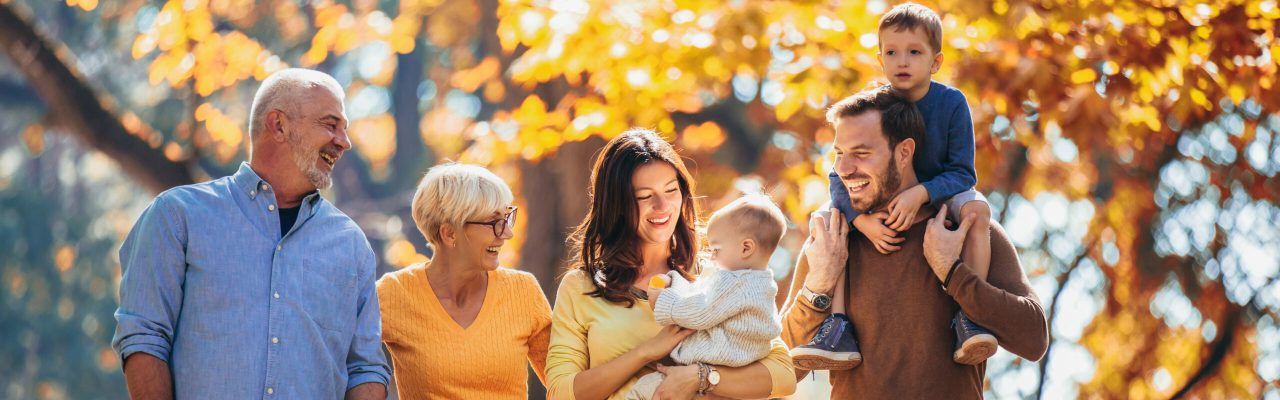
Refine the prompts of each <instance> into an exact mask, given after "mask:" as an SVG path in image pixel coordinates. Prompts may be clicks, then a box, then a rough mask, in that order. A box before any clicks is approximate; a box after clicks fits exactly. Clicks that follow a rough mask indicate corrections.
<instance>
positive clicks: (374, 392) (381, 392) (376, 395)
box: [346, 382, 387, 400]
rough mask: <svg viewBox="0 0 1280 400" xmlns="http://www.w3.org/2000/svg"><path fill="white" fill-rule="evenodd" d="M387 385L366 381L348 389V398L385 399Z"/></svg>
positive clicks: (349, 399)
mask: <svg viewBox="0 0 1280 400" xmlns="http://www.w3.org/2000/svg"><path fill="white" fill-rule="evenodd" d="M386 398H387V386H386V385H383V384H382V383H379V382H365V383H361V384H359V385H356V387H353V388H351V390H348V391H347V398H346V400H385V399H386Z"/></svg>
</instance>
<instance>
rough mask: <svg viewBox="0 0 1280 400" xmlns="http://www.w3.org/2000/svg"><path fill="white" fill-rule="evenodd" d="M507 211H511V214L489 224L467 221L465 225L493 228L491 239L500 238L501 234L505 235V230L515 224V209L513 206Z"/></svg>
mask: <svg viewBox="0 0 1280 400" xmlns="http://www.w3.org/2000/svg"><path fill="white" fill-rule="evenodd" d="M509 209H510V210H511V212H509V213H507V216H506V217H503V218H502V219H495V220H493V221H489V222H475V221H467V222H466V224H467V225H488V226H489V227H490V228H493V237H502V235H503V234H506V233H507V228H509V227H511V226H512V225H514V224H515V223H516V210H517V208H516V207H515V206H512V207H510V208H509Z"/></svg>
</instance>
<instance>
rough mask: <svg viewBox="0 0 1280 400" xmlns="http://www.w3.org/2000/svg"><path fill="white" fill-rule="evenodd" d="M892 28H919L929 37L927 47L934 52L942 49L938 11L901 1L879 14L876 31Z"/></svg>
mask: <svg viewBox="0 0 1280 400" xmlns="http://www.w3.org/2000/svg"><path fill="white" fill-rule="evenodd" d="M889 28H893V29H894V30H895V31H897V32H901V31H911V30H916V29H919V30H921V31H923V32H924V35H925V37H928V38H929V47H932V48H933V52H934V53H935V54H936V53H938V52H940V51H942V19H941V18H938V13H936V12H933V10H930V9H929V7H925V6H922V5H919V4H916V3H902V4H899V5H897V6H894V7H893V9H891V10H889V12H887V13H885V14H884V15H882V16H880V27H879V29H876V31H877V32H884V30H885V29H889Z"/></svg>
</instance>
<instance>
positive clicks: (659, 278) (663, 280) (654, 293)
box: [645, 275, 671, 308]
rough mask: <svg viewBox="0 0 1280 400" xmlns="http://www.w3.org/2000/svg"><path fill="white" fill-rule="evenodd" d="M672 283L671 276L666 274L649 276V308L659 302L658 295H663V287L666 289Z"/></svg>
mask: <svg viewBox="0 0 1280 400" xmlns="http://www.w3.org/2000/svg"><path fill="white" fill-rule="evenodd" d="M670 283H671V278H670V277H668V276H666V275H654V276H653V277H652V278H649V289H647V290H645V293H646V294H648V295H649V308H654V306H656V305H657V304H658V296H661V295H662V289H665V288H666V287H667V286H669V285H670Z"/></svg>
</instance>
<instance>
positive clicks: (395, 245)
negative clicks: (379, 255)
mask: <svg viewBox="0 0 1280 400" xmlns="http://www.w3.org/2000/svg"><path fill="white" fill-rule="evenodd" d="M383 259H385V260H387V263H389V264H391V266H392V267H394V268H397V269H399V268H404V267H407V266H410V265H413V264H417V263H421V262H426V261H427V256H425V255H422V254H420V253H418V250H417V249H415V248H414V247H413V243H410V242H409V241H408V240H404V239H397V240H394V241H392V242H391V243H390V244H388V245H387V247H386V250H384V251H383Z"/></svg>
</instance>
